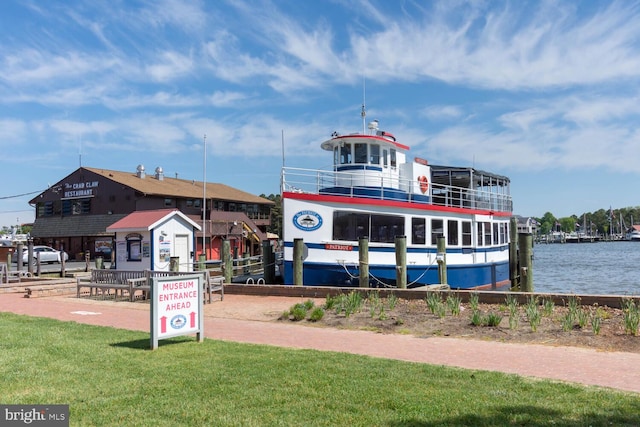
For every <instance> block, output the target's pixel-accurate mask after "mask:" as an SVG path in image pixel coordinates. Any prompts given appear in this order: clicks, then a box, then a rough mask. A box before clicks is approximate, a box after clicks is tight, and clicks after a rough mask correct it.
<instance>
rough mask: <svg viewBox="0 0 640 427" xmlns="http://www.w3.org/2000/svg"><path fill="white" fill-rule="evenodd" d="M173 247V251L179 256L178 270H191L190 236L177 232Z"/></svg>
mask: <svg viewBox="0 0 640 427" xmlns="http://www.w3.org/2000/svg"><path fill="white" fill-rule="evenodd" d="M174 245H175V246H174V247H173V253H174V254H175V256H177V257H178V258H179V261H178V265H179V267H178V271H191V260H190V259H189V236H188V235H186V234H177V235H176V238H175V243H174Z"/></svg>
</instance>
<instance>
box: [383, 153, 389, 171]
mask: <svg viewBox="0 0 640 427" xmlns="http://www.w3.org/2000/svg"><path fill="white" fill-rule="evenodd" d="M382 166H384V167H385V168H387V167H389V152H388V151H387V150H382Z"/></svg>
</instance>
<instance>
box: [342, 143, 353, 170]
mask: <svg viewBox="0 0 640 427" xmlns="http://www.w3.org/2000/svg"><path fill="white" fill-rule="evenodd" d="M349 163H351V144H344V145H343V146H342V147H340V164H341V165H348V164H349Z"/></svg>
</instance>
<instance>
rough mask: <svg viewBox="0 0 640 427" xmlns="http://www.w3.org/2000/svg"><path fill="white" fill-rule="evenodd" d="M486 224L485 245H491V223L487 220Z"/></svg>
mask: <svg viewBox="0 0 640 427" xmlns="http://www.w3.org/2000/svg"><path fill="white" fill-rule="evenodd" d="M483 224H484V245H485V246H491V223H490V222H485V223H483Z"/></svg>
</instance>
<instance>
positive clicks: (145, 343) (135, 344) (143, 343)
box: [110, 337, 195, 350]
mask: <svg viewBox="0 0 640 427" xmlns="http://www.w3.org/2000/svg"><path fill="white" fill-rule="evenodd" d="M194 341H195V339H194V338H189V337H177V338H170V339H166V340H159V341H158V348H160V347H164V346H167V345H173V344H182V343H185V342H194ZM110 346H111V347H120V348H130V349H133V350H150V349H151V338H146V339H141V340H133V341H124V342H117V343H113V344H110Z"/></svg>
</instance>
